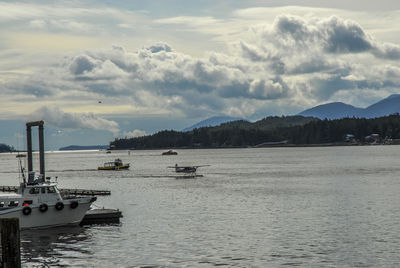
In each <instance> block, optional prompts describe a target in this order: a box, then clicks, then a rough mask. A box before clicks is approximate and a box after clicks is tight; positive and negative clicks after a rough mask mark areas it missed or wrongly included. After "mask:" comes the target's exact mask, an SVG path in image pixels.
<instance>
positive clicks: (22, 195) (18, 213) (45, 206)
mask: <svg viewBox="0 0 400 268" xmlns="http://www.w3.org/2000/svg"><path fill="white" fill-rule="evenodd" d="M26 126H27V143H28V154H27V155H28V180H26V176H25V170H24V169H23V167H22V164H21V174H22V178H23V181H22V182H21V183H20V186H19V187H18V190H17V193H13V194H8V193H4V194H0V218H8V217H17V218H19V224H20V228H21V229H30V228H47V227H55V226H64V225H78V224H79V223H80V222H81V221H82V219H83V217H84V216H85V213H86V212H87V211H88V209H89V208H90V205H91V204H92V203H93V202H94V201H95V200H96V197H76V196H69V197H63V196H62V195H61V194H60V191H59V190H58V188H57V183H55V182H51V181H50V178H49V177H47V178H46V177H45V172H44V145H43V121H37V122H28V123H27V124H26ZM32 126H38V127H39V156H40V161H39V162H40V174H39V176H37V177H35V173H34V172H33V167H32V137H31V127H32ZM20 163H21V158H20Z"/></svg>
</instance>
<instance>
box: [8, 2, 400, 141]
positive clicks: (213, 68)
mask: <svg viewBox="0 0 400 268" xmlns="http://www.w3.org/2000/svg"><path fill="white" fill-rule="evenodd" d="M0 24H1V27H0V94H1V95H0V127H1V130H0V143H2V142H5V143H8V144H12V145H17V143H18V144H19V143H23V141H22V140H21V141H18V142H17V141H16V140H17V139H19V138H18V137H20V135H21V134H23V131H24V126H23V123H24V122H25V121H27V120H36V119H43V120H45V122H46V124H47V125H48V126H49V127H50V128H49V130H48V131H49V133H48V136H51V137H53V138H52V139H51V140H50V141H51V143H52V145H51V146H50V147H52V148H53V147H54V148H56V147H57V146H61V145H69V144H82V145H83V144H88V143H89V144H108V142H109V141H111V140H113V139H114V138H115V137H131V136H140V135H145V134H151V133H154V132H156V131H158V130H162V129H177V130H179V129H182V128H184V127H187V126H189V125H191V124H192V123H195V122H198V121H200V120H203V119H205V118H208V117H211V116H215V115H229V116H234V117H242V118H246V119H249V120H256V119H260V118H263V117H265V116H268V115H290V114H296V113H298V112H301V111H302V110H304V109H307V108H310V107H313V106H315V105H318V104H322V103H327V102H332V101H342V102H346V103H348V104H352V105H355V106H359V107H366V106H368V105H370V104H372V103H374V102H376V101H378V100H380V99H382V98H385V97H387V96H389V95H390V94H393V93H399V90H398V89H399V85H400V63H399V62H400V61H399V60H400V1H398V0H380V1H365V0H353V1H348V0H346V1H345V0H335V1H331V0H325V1H321V0H297V1H294V0H280V1H277V0H264V1H261V0H231V1H229V0H228V1H218V0H213V1H211V0H203V1H188V0H170V1H168V0H150V1H142V0H132V1H122V0H121V1H119V0H113V1H111V0H103V1H96V0H86V1H79V0H75V1H43V0H42V1H0ZM21 122H22V123H21ZM11 125H13V126H14V125H15V126H17V125H20V128H19V129H17V128H15V129H14V128H10V127H7V126H11ZM20 130H21V131H20ZM18 133H19V134H18ZM88 135H89V136H90V137H89V138H88Z"/></svg>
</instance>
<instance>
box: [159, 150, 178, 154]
mask: <svg viewBox="0 0 400 268" xmlns="http://www.w3.org/2000/svg"><path fill="white" fill-rule="evenodd" d="M177 154H178V153H177V152H175V151H172V150H168V151H166V152H163V153H162V155H177Z"/></svg>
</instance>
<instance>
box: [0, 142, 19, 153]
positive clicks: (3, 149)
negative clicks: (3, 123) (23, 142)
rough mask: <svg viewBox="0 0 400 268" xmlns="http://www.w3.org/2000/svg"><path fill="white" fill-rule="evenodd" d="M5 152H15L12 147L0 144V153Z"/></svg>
mask: <svg viewBox="0 0 400 268" xmlns="http://www.w3.org/2000/svg"><path fill="white" fill-rule="evenodd" d="M5 152H15V149H14V147H12V146H9V145H7V144H4V143H0V153H5Z"/></svg>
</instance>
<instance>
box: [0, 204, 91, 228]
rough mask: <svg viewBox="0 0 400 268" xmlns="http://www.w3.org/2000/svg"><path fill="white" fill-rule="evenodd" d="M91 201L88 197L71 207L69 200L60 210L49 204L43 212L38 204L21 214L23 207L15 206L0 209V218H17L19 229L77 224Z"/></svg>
mask: <svg viewBox="0 0 400 268" xmlns="http://www.w3.org/2000/svg"><path fill="white" fill-rule="evenodd" d="M85 199H86V198H85ZM91 203H92V202H91V200H90V198H87V200H80V202H79V205H78V207H77V208H74V209H73V208H71V207H70V202H65V204H64V205H65V206H64V208H63V209H62V210H57V209H56V208H55V206H54V205H49V206H48V210H47V211H45V212H41V211H40V210H39V207H38V206H30V208H31V209H32V210H31V213H30V214H29V215H24V214H23V212H22V209H23V207H16V208H13V209H7V210H2V211H0V218H9V217H17V218H19V224H20V229H30V228H47V227H56V226H64V225H78V224H79V223H80V222H81V221H82V219H83V217H84V216H85V213H86V211H88V209H89V208H90V205H91Z"/></svg>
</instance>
